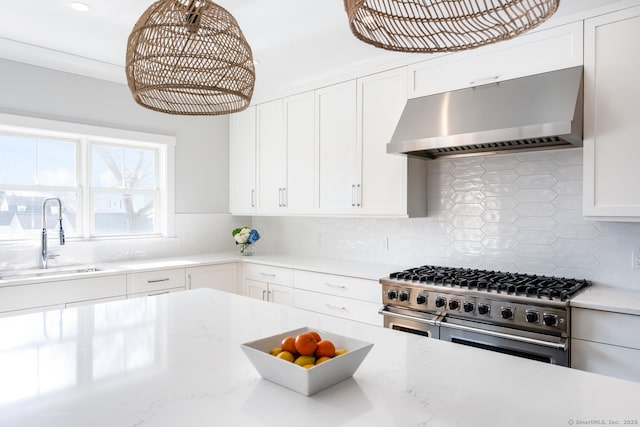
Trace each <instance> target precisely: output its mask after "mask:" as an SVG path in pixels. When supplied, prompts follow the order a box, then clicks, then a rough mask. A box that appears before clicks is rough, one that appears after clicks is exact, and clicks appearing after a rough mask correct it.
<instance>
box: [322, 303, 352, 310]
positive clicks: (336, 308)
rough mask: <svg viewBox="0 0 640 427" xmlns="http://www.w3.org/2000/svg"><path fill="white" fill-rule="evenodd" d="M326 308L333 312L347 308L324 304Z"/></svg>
mask: <svg viewBox="0 0 640 427" xmlns="http://www.w3.org/2000/svg"><path fill="white" fill-rule="evenodd" d="M325 305H326V306H327V307H329V308H331V309H333V310H347V307H343V306H339V305H333V304H328V303H326V304H325Z"/></svg>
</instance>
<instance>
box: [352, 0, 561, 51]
mask: <svg viewBox="0 0 640 427" xmlns="http://www.w3.org/2000/svg"><path fill="white" fill-rule="evenodd" d="M559 2H560V0H344V6H345V10H346V11H347V15H348V16H349V26H350V27H351V31H352V32H353V34H354V35H355V36H356V37H357V38H359V39H360V40H362V41H364V42H365V43H369V44H372V45H374V46H376V47H380V48H382V49H387V50H394V51H400V52H422V53H434V52H453V51H458V50H465V49H472V48H476V47H479V46H484V45H487V44H491V43H496V42H499V41H501V40H506V39H510V38H513V37H515V36H517V35H519V34H521V33H524V32H525V31H528V30H530V29H532V28H534V27H536V26H538V25H540V24H541V23H542V22H544V21H545V20H546V19H547V18H549V17H550V16H551V15H553V13H555V11H556V10H557V9H558V4H559Z"/></svg>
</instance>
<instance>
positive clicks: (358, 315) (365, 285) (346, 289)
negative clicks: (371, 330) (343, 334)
mask: <svg viewBox="0 0 640 427" xmlns="http://www.w3.org/2000/svg"><path fill="white" fill-rule="evenodd" d="M293 287H294V289H293V305H294V306H295V307H296V308H301V309H304V310H310V311H315V312H318V313H323V314H329V315H331V316H337V317H342V318H345V319H350V320H356V321H359V322H364V323H369V324H372V325H377V326H382V325H383V319H382V316H380V315H379V314H378V310H379V309H380V306H381V304H382V296H381V293H380V284H379V283H378V282H377V281H376V280H367V279H360V278H355V277H347V276H339V275H333V274H326V273H316V272H310V271H303V270H295V271H294V281H293Z"/></svg>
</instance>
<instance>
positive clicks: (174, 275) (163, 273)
mask: <svg viewBox="0 0 640 427" xmlns="http://www.w3.org/2000/svg"><path fill="white" fill-rule="evenodd" d="M184 287H185V275H184V268H174V269H171V270H154V271H145V272H141V273H131V274H127V295H129V294H138V293H147V292H155V291H160V290H163V289H171V288H184Z"/></svg>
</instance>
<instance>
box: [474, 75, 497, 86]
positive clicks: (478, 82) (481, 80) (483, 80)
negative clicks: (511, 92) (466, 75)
mask: <svg viewBox="0 0 640 427" xmlns="http://www.w3.org/2000/svg"><path fill="white" fill-rule="evenodd" d="M499 78H500V76H488V77H480V78H478V79H475V80H472V81H470V82H469V85H471V86H480V85H483V84H487V83H491V82H495V81H496V80H498V79H499Z"/></svg>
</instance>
